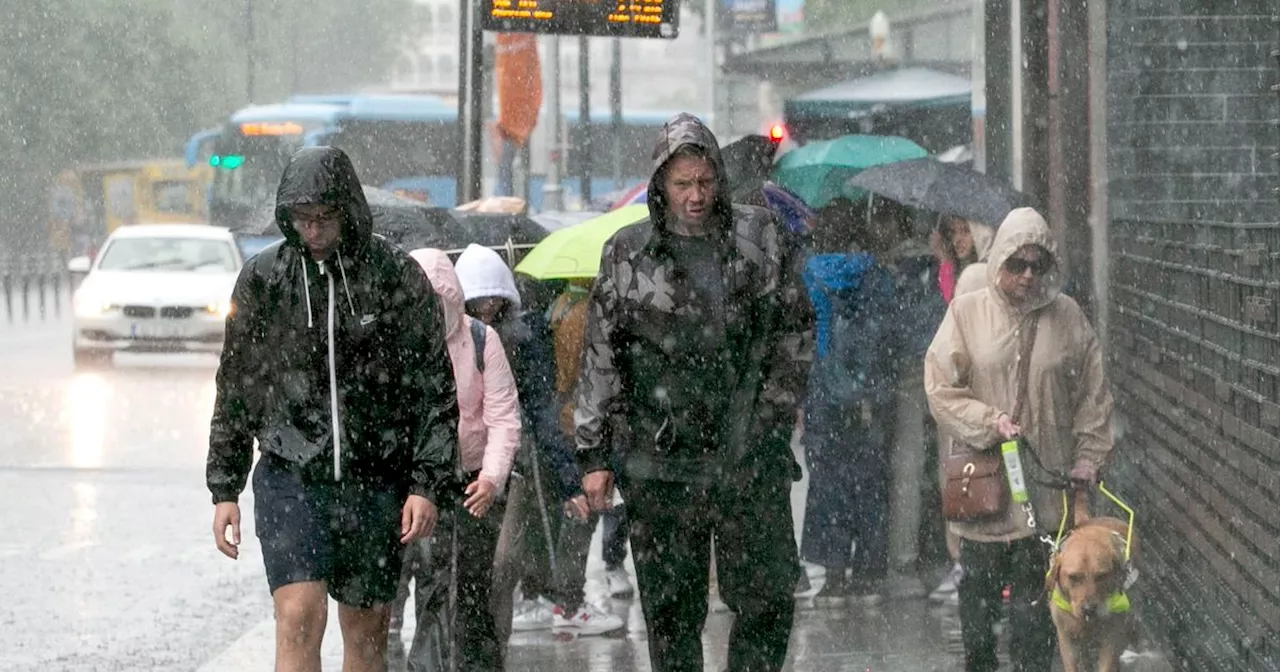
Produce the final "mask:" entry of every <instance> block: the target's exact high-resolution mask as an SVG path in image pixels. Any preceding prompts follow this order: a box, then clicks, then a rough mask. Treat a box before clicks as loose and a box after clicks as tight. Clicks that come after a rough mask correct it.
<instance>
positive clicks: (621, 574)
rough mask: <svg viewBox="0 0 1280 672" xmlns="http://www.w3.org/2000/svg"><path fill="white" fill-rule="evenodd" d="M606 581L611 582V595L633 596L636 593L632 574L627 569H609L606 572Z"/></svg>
mask: <svg viewBox="0 0 1280 672" xmlns="http://www.w3.org/2000/svg"><path fill="white" fill-rule="evenodd" d="M604 576H605V581H606V582H607V583H608V584H609V597H622V598H626V597H631V596H632V595H635V593H636V589H635V586H632V585H631V575H630V574H628V573H627V570H625V569H622V568H618V569H609V570H605V573H604Z"/></svg>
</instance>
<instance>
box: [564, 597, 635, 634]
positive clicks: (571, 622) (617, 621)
mask: <svg viewBox="0 0 1280 672" xmlns="http://www.w3.org/2000/svg"><path fill="white" fill-rule="evenodd" d="M551 613H552V617H553V619H554V622H555V628H556V629H557V630H560V629H564V630H572V631H573V632H575V633H577V634H578V635H579V636H585V635H603V634H605V633H607V632H616V631H618V630H621V629H622V628H623V627H625V626H626V623H623V622H622V619H621V618H619V617H618V616H617V615H616V614H611V613H609V612H607V611H605V610H603V609H601V608H600V607H597V606H596V605H594V604H591V603H589V602H588V603H586V604H583V605H582V606H581V607H579V608H578V610H577V611H575V612H574V613H572V614H566V613H564V610H563V609H561V608H560V607H554V608H553V609H552V611H551Z"/></svg>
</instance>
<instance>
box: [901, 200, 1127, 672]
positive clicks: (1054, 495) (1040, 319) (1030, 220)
mask: <svg viewBox="0 0 1280 672" xmlns="http://www.w3.org/2000/svg"><path fill="white" fill-rule="evenodd" d="M986 271H987V286H986V288H985V289H982V290H979V291H975V292H971V293H968V294H964V295H959V294H958V295H957V296H956V298H955V300H954V301H953V302H952V303H951V306H950V308H949V310H948V312H947V316H946V319H944V320H943V322H942V326H941V327H939V328H938V333H937V335H936V336H935V337H934V340H933V344H932V345H930V347H929V351H928V354H927V355H926V356H925V390H926V392H927V394H928V398H929V408H930V409H931V410H932V411H933V415H934V417H935V418H936V419H937V421H938V423H939V425H940V427H941V428H942V429H943V430H944V431H945V432H946V433H947V434H948V435H949V436H951V437H952V438H953V439H954V446H953V448H952V449H953V450H964V449H973V450H990V449H996V444H997V442H999V441H1003V440H1004V439H1007V438H1011V437H1013V436H1022V437H1024V438H1025V440H1026V441H1027V442H1028V443H1029V444H1030V445H1031V446H1032V447H1033V449H1034V450H1035V451H1036V454H1037V455H1038V456H1039V458H1040V460H1041V461H1042V462H1043V463H1044V466H1045V467H1046V468H1048V469H1050V470H1053V471H1054V472H1055V473H1059V474H1062V473H1069V474H1070V477H1071V479H1072V480H1075V481H1081V482H1088V483H1092V482H1094V481H1096V480H1097V475H1098V469H1099V468H1100V467H1101V466H1102V465H1103V463H1104V462H1105V461H1106V459H1107V456H1108V455H1109V454H1110V452H1111V449H1112V440H1111V407H1112V400H1111V393H1110V391H1109V390H1108V387H1107V382H1106V377H1105V375H1104V373H1103V368H1102V351H1101V349H1100V346H1099V344H1098V338H1097V335H1096V334H1095V333H1094V331H1093V328H1092V327H1091V326H1090V325H1089V321H1088V319H1087V318H1086V317H1085V315H1084V312H1083V311H1081V310H1080V307H1079V306H1078V305H1076V302H1075V301H1073V300H1071V299H1070V298H1069V297H1067V296H1064V295H1062V294H1061V293H1060V289H1061V265H1060V263H1059V258H1058V249H1057V244H1056V243H1055V242H1054V240H1053V237H1052V235H1051V234H1050V233H1049V227H1048V225H1047V224H1046V223H1045V221H1044V218H1043V217H1041V216H1040V214H1039V213H1037V212H1036V211H1035V210H1032V209H1030V208H1022V209H1019V210H1014V211H1013V212H1011V213H1009V216H1008V217H1007V218H1005V221H1004V223H1003V224H1001V225H1000V229H999V230H998V231H997V233H996V238H995V241H994V242H993V244H992V248H991V253H990V256H989V259H988V264H987V268H986ZM1033 323H1036V324H1037V326H1036V329H1035V330H1034V333H1035V341H1034V344H1033V345H1032V347H1031V350H1030V353H1031V355H1030V357H1031V361H1030V366H1029V372H1028V374H1027V381H1028V382H1027V386H1026V390H1027V396H1026V399H1025V401H1024V403H1023V407H1022V410H1021V411H1020V412H1019V416H1020V417H1018V418H1016V419H1015V418H1012V417H1010V414H1011V413H1012V412H1013V411H1014V408H1015V402H1016V398H1017V394H1018V380H1017V377H1018V368H1019V367H1018V361H1017V360H1018V359H1019V357H1020V353H1021V352H1023V351H1024V347H1025V346H1024V343H1023V340H1024V338H1025V337H1026V336H1028V335H1029V334H1030V333H1031V332H1032V324H1033ZM1022 452H1023V463H1024V470H1026V471H1029V472H1030V473H1031V474H1032V475H1036V474H1037V472H1038V470H1037V469H1036V468H1035V467H1034V466H1031V465H1030V464H1029V463H1031V462H1032V460H1031V459H1030V456H1028V455H1026V451H1025V450H1024V451H1022ZM1038 477H1039V478H1040V479H1041V480H1044V475H1043V474H1040V475H1039V476H1038ZM1028 489H1029V491H1030V495H1031V502H1032V505H1033V507H1034V509H1033V513H1034V516H1035V518H1036V521H1037V524H1038V525H1039V526H1040V527H1041V528H1045V527H1050V526H1052V527H1056V526H1057V524H1058V521H1059V519H1060V518H1061V516H1062V502H1063V495H1062V491H1061V490H1055V489H1053V488H1049V487H1044V486H1041V485H1039V484H1037V483H1035V482H1030V481H1029V482H1028ZM951 529H952V530H953V531H954V532H955V533H956V534H957V535H959V536H960V538H961V551H960V557H961V563H962V564H963V565H964V569H965V578H964V580H963V581H962V582H961V584H960V623H961V631H962V635H963V639H964V649H965V669H966V670H967V672H993V671H994V670H996V668H997V667H998V663H997V661H996V649H995V634H994V632H993V630H992V626H994V625H995V623H996V621H997V620H998V617H999V612H1000V607H1001V593H1002V591H1003V589H1004V587H1005V586H1009V587H1010V600H1011V605H1010V606H1011V614H1010V626H1011V633H1010V634H1011V641H1010V647H1009V650H1010V652H1011V655H1012V658H1013V663H1014V668H1013V669H1015V670H1020V671H1026V672H1032V671H1040V670H1048V669H1050V668H1051V666H1052V664H1053V658H1054V644H1053V641H1054V640H1053V626H1052V624H1051V622H1050V618H1049V612H1048V608H1047V606H1046V604H1045V603H1043V602H1041V603H1039V604H1036V605H1033V602H1035V601H1036V599H1037V598H1038V597H1039V593H1040V591H1041V589H1042V587H1043V585H1044V576H1045V572H1046V571H1047V569H1048V560H1049V549H1048V548H1047V547H1046V546H1045V545H1044V544H1043V543H1041V542H1040V541H1039V539H1038V538H1037V537H1038V536H1039V535H1038V529H1036V528H1032V527H1031V526H1030V525H1029V524H1028V517H1027V515H1026V513H1025V512H1024V510H1023V508H1022V507H1020V506H1014V505H1010V507H1009V508H1008V510H1007V512H1006V513H1005V514H1004V515H1001V516H995V517H993V518H989V519H984V520H980V521H977V522H967V523H952V524H951Z"/></svg>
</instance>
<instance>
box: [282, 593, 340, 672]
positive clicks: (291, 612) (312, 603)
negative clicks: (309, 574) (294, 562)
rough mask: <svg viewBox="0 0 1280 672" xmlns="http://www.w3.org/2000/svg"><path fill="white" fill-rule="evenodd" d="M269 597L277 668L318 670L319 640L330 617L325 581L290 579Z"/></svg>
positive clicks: (299, 671)
mask: <svg viewBox="0 0 1280 672" xmlns="http://www.w3.org/2000/svg"><path fill="white" fill-rule="evenodd" d="M271 598H272V600H273V601H274V602H275V606H276V672H320V643H321V642H322V641H323V640H324V626H325V622H326V621H327V620H328V618H329V595H328V589H327V587H326V586H325V583H324V582H323V581H305V582H303V583H290V584H288V585H285V586H280V587H279V588H277V589H276V591H275V592H274V593H272V595H271Z"/></svg>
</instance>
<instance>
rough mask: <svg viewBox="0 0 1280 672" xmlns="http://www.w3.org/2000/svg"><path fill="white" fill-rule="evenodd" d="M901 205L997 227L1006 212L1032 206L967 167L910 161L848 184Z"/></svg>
mask: <svg viewBox="0 0 1280 672" xmlns="http://www.w3.org/2000/svg"><path fill="white" fill-rule="evenodd" d="M849 186H851V187H853V188H857V189H865V190H867V191H870V192H872V193H875V194H877V195H880V196H883V197H885V198H888V199H890V200H894V201H897V202H899V203H902V204H903V205H910V206H913V207H916V208H921V209H924V210H931V211H933V212H941V213H949V214H953V215H959V216H961V217H964V218H965V219H969V220H972V221H975V222H981V223H983V224H989V225H991V226H999V225H1000V222H1003V221H1004V218H1005V215H1008V214H1009V211H1011V210H1014V209H1016V208H1021V207H1024V206H1028V205H1033V202H1032V199H1031V197H1029V196H1027V195H1026V194H1024V193H1022V192H1020V191H1017V190H1015V189H1014V188H1013V187H1012V186H1010V185H1009V184H1008V183H1006V182H1003V181H1001V180H999V179H997V178H994V177H991V176H989V175H984V174H982V173H979V172H978V171H976V170H974V169H972V168H969V167H967V166H962V165H956V164H950V163H943V162H941V161H936V160H934V159H913V160H910V161H901V162H898V163H891V164H887V165H883V166H876V167H874V168H868V169H867V170H865V171H863V172H861V173H859V174H858V175H857V176H855V177H854V178H852V179H851V180H850V181H849Z"/></svg>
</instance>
